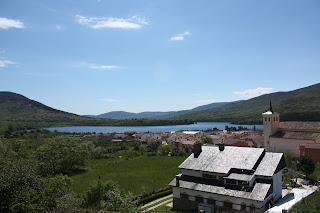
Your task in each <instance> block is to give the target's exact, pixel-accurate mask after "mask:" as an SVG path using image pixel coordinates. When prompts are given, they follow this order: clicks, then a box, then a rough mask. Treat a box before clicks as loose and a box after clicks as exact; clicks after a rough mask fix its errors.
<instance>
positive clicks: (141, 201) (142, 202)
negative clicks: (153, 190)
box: [138, 189, 172, 205]
mask: <svg viewBox="0 0 320 213" xmlns="http://www.w3.org/2000/svg"><path fill="white" fill-rule="evenodd" d="M170 194H172V189H169V190H166V191H163V192H159V193H157V194H154V195H151V196H149V197H145V198H143V199H141V200H139V201H138V204H143V205H144V204H146V203H150V202H151V201H154V200H156V199H158V198H160V197H164V196H166V195H170Z"/></svg>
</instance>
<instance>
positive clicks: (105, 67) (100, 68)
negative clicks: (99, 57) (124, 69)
mask: <svg viewBox="0 0 320 213" xmlns="http://www.w3.org/2000/svg"><path fill="white" fill-rule="evenodd" d="M89 68H91V69H99V70H111V69H116V68H118V67H117V66H111V65H101V66H97V65H90V66H89Z"/></svg>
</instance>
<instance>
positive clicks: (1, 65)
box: [0, 60, 16, 67]
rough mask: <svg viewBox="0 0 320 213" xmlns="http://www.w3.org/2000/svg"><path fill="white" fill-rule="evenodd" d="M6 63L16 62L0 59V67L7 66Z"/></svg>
mask: <svg viewBox="0 0 320 213" xmlns="http://www.w3.org/2000/svg"><path fill="white" fill-rule="evenodd" d="M8 64H16V63H15V62H12V61H8V60H5V61H0V67H7V66H8Z"/></svg>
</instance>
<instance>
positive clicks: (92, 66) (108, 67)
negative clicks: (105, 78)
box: [71, 62, 120, 70]
mask: <svg viewBox="0 0 320 213" xmlns="http://www.w3.org/2000/svg"><path fill="white" fill-rule="evenodd" d="M71 66H72V67H85V68H90V69H98V70H111V69H119V68H120V67H119V66H114V65H96V64H91V63H87V62H80V63H77V64H72V65H71Z"/></svg>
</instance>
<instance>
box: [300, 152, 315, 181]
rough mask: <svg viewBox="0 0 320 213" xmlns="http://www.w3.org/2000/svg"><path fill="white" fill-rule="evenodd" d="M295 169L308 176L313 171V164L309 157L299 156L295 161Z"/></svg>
mask: <svg viewBox="0 0 320 213" xmlns="http://www.w3.org/2000/svg"><path fill="white" fill-rule="evenodd" d="M297 169H298V170H299V171H302V172H303V174H305V175H306V176H308V175H310V174H312V173H313V171H314V169H315V163H314V162H313V160H312V158H311V157H309V156H307V155H301V156H300V157H299V158H298V160H297Z"/></svg>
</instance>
